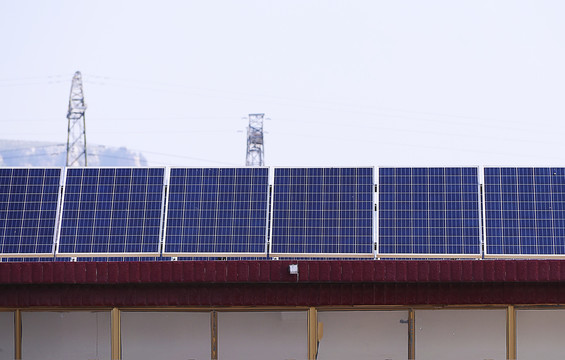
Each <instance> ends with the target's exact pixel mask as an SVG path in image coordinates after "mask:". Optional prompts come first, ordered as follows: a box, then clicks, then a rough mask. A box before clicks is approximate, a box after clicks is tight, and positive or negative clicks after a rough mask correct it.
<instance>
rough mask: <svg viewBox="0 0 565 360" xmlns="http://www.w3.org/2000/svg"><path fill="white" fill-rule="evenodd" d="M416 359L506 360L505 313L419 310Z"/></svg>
mask: <svg viewBox="0 0 565 360" xmlns="http://www.w3.org/2000/svg"><path fill="white" fill-rule="evenodd" d="M415 315H416V319H415V325H416V334H415V337H416V359H418V360H453V359H458V360H465V359H469V360H471V359H472V360H477V359H478V360H482V359H493V360H503V359H506V310H503V309H493V310H416V314H415Z"/></svg>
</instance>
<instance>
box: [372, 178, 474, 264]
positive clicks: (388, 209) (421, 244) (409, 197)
mask: <svg viewBox="0 0 565 360" xmlns="http://www.w3.org/2000/svg"><path fill="white" fill-rule="evenodd" d="M479 209H480V196H479V178H478V169H477V168H472V167H469V168H380V169H379V255H381V256H389V257H411V256H421V257H438V256H439V257H453V256H455V257H468V256H472V257H473V256H474V257H480V256H481V236H480V211H479Z"/></svg>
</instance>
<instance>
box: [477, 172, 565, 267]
mask: <svg viewBox="0 0 565 360" xmlns="http://www.w3.org/2000/svg"><path fill="white" fill-rule="evenodd" d="M484 171H485V172H484V175H485V183H484V185H485V195H484V196H485V213H486V250H485V256H491V257H504V256H507V257H556V256H562V255H565V168H515V167H512V168H511V167H502V168H498V167H497V168H494V167H489V168H485V169H484Z"/></svg>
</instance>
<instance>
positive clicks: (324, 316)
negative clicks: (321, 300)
mask: <svg viewBox="0 0 565 360" xmlns="http://www.w3.org/2000/svg"><path fill="white" fill-rule="evenodd" d="M318 322H321V323H323V329H324V331H323V337H322V339H321V340H320V344H319V347H318V359H319V360H343V359H348V358H349V359H408V311H325V312H322V311H320V312H318Z"/></svg>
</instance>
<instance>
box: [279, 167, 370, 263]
mask: <svg viewBox="0 0 565 360" xmlns="http://www.w3.org/2000/svg"><path fill="white" fill-rule="evenodd" d="M373 184H374V180H373V168H292V169H291V168H277V169H275V187H274V198H273V228H272V239H271V253H272V254H273V256H285V255H287V256H344V257H345V256H351V255H353V256H371V257H372V256H373V253H374V251H373V193H374V191H373V187H374V185H373Z"/></svg>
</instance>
